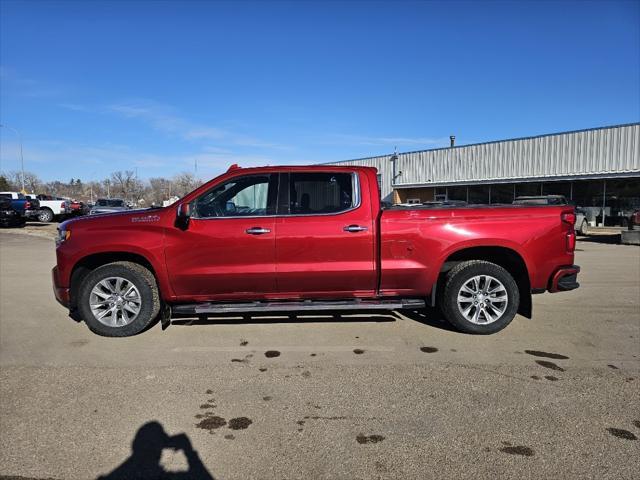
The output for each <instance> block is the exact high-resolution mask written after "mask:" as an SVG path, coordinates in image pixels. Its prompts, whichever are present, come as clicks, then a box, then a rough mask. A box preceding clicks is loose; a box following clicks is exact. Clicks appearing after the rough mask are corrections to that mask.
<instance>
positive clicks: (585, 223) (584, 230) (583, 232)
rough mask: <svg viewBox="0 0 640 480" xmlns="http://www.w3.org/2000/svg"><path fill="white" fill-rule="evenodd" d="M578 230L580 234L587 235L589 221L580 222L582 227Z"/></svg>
mask: <svg viewBox="0 0 640 480" xmlns="http://www.w3.org/2000/svg"><path fill="white" fill-rule="evenodd" d="M578 232H579V233H580V235H583V236H584V235H586V234H587V221H586V220H582V223H581V224H580V228H579V229H578Z"/></svg>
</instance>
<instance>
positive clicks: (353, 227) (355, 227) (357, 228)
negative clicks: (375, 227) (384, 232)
mask: <svg viewBox="0 0 640 480" xmlns="http://www.w3.org/2000/svg"><path fill="white" fill-rule="evenodd" d="M343 230H344V231H345V232H351V233H356V232H366V231H367V230H369V229H368V228H367V227H362V226H360V225H347V226H346V227H344V228H343Z"/></svg>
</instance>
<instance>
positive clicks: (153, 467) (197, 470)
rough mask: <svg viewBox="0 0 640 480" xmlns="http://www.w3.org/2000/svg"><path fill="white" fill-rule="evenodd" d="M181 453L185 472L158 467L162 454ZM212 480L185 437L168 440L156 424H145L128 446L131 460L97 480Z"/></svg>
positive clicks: (169, 437)
mask: <svg viewBox="0 0 640 480" xmlns="http://www.w3.org/2000/svg"><path fill="white" fill-rule="evenodd" d="M164 449H171V450H174V451H182V452H183V453H184V456H185V457H186V459H187V462H188V467H189V468H188V470H185V471H176V472H172V471H167V470H165V469H164V467H163V466H162V465H161V464H160V459H161V457H162V451H163V450H164ZM125 479H126V480H142V479H145V480H161V479H162V480H181V479H202V480H214V477H213V475H211V473H209V471H208V470H207V468H206V467H205V466H204V464H203V463H202V461H201V460H200V457H199V456H198V453H197V452H196V451H195V450H194V449H193V447H192V446H191V441H189V437H187V435H186V434H184V433H180V434H178V435H174V436H173V437H171V436H169V435H168V434H167V432H165V431H164V428H162V425H161V424H160V423H158V422H148V423H145V424H144V425H143V426H142V427H140V429H139V430H138V432H137V433H136V436H135V437H134V439H133V442H131V456H130V457H129V458H127V459H126V460H125V461H124V462H122V464H121V465H120V466H119V467H117V468H116V469H115V470H113V471H112V472H111V473H108V474H107V475H103V476H100V477H98V480H125Z"/></svg>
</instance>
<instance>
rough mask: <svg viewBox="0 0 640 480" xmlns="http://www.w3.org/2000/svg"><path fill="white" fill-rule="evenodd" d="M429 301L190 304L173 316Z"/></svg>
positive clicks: (415, 305)
mask: <svg viewBox="0 0 640 480" xmlns="http://www.w3.org/2000/svg"><path fill="white" fill-rule="evenodd" d="M425 306H426V303H425V300H422V299H419V298H396V299H390V300H366V299H353V300H302V301H290V302H284V301H272V302H266V301H265V302H243V303H214V302H205V303H189V304H179V305H173V306H172V307H171V310H172V313H174V314H178V315H202V314H206V313H211V314H220V313H263V312H300V311H312V312H319V311H327V310H336V311H342V310H403V309H413V310H417V309H421V308H425Z"/></svg>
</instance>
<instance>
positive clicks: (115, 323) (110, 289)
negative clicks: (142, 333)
mask: <svg viewBox="0 0 640 480" xmlns="http://www.w3.org/2000/svg"><path fill="white" fill-rule="evenodd" d="M89 306H90V307H91V313H93V316H94V317H95V318H96V320H98V321H99V322H100V323H102V324H104V325H107V326H108V327H124V326H125V325H128V324H130V323H131V322H133V321H134V320H135V319H136V317H137V316H138V314H139V313H140V308H141V307H142V298H141V297H140V292H139V291H138V289H137V288H136V286H135V285H134V284H133V283H131V282H130V281H129V280H127V279H126V278H122V277H108V278H105V279H104V280H100V281H99V282H98V283H97V284H96V285H95V286H94V287H93V289H92V290H91V295H89Z"/></svg>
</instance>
